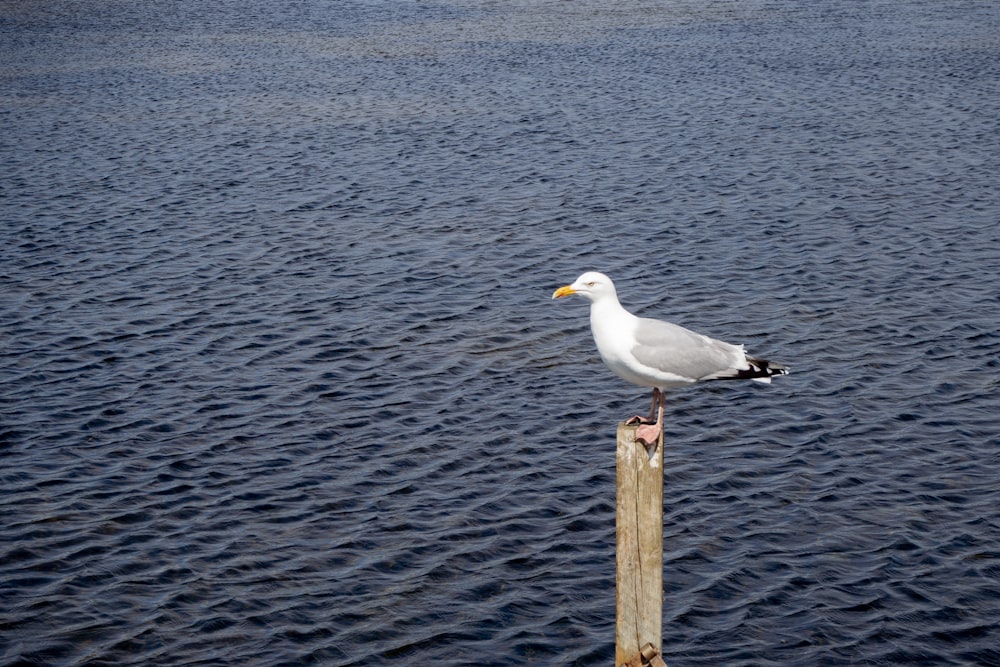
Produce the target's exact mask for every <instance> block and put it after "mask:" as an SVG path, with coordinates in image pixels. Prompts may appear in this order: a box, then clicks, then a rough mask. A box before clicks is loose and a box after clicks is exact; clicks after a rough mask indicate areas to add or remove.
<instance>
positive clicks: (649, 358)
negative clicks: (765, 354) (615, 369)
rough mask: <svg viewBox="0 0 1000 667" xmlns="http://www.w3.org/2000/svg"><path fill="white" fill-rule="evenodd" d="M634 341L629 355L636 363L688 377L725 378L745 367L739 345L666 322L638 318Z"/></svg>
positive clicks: (744, 358)
mask: <svg viewBox="0 0 1000 667" xmlns="http://www.w3.org/2000/svg"><path fill="white" fill-rule="evenodd" d="M635 340H636V344H635V347H633V348H632V354H633V355H634V356H635V358H636V360H638V361H639V363H641V364H643V365H645V366H650V367H652V368H656V369H658V370H660V371H663V372H665V373H672V374H674V375H679V376H681V377H684V378H689V379H691V380H708V379H713V378H718V377H726V376H729V375H734V374H735V371H736V370H738V369H744V368H747V363H746V355H745V354H744V352H743V347H742V346H740V345H730V344H729V343H724V342H722V341H721V340H715V339H714V338H709V337H708V336H703V335H702V334H699V333H695V332H694V331H691V330H690V329H685V328H684V327H682V326H678V325H676V324H671V323H670V322H663V321H661V320H652V319H649V318H640V319H639V324H638V326H637V328H636V332H635Z"/></svg>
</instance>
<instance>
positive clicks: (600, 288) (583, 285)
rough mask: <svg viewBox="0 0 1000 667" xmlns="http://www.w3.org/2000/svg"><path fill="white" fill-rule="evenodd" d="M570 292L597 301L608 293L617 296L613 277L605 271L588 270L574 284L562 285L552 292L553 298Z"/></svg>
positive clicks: (567, 294)
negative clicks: (608, 275) (609, 276)
mask: <svg viewBox="0 0 1000 667" xmlns="http://www.w3.org/2000/svg"><path fill="white" fill-rule="evenodd" d="M570 294H579V295H580V296H583V297H586V298H587V300H588V301H595V300H596V299H598V298H600V297H603V296H607V295H611V296H613V297H615V298H617V294H616V292H615V284H614V283H613V282H611V278H608V277H607V276H606V275H604V274H603V273H598V272H597V271H588V272H587V273H585V274H583V275H582V276H580V277H579V278H577V279H576V282H574V283H573V284H572V285H565V286H563V287H560V288H559V289H557V290H556V291H555V292H553V293H552V298H553V299H558V298H560V297H564V296H569V295H570Z"/></svg>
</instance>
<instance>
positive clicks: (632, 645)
mask: <svg viewBox="0 0 1000 667" xmlns="http://www.w3.org/2000/svg"><path fill="white" fill-rule="evenodd" d="M617 467H618V485H617V488H618V490H617V506H618V509H617V512H616V516H615V521H616V545H617V551H616V554H617V556H616V561H617V574H616V581H615V665H616V667H621V666H622V665H627V666H628V667H645V666H646V665H652V666H653V667H659V666H661V665H662V666H663V667H666V664H665V663H664V662H663V659H662V658H661V657H660V654H661V649H662V644H663V641H662V635H661V624H662V620H663V431H660V437H659V439H658V441H657V443H656V446H655V447H650V448H649V450H647V448H646V447H645V446H644V445H643V444H642V442H637V441H636V439H635V427H634V426H627V425H626V424H625V423H624V422H622V423H620V424H618V448H617Z"/></svg>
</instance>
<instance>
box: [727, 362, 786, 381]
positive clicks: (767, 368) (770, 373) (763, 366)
mask: <svg viewBox="0 0 1000 667" xmlns="http://www.w3.org/2000/svg"><path fill="white" fill-rule="evenodd" d="M747 363H748V364H750V368H748V369H746V370H744V371H740V372H739V375H737V377H740V378H769V377H774V376H775V375H788V366H786V365H784V364H776V363H774V362H773V361H768V360H767V359H756V358H754V357H747Z"/></svg>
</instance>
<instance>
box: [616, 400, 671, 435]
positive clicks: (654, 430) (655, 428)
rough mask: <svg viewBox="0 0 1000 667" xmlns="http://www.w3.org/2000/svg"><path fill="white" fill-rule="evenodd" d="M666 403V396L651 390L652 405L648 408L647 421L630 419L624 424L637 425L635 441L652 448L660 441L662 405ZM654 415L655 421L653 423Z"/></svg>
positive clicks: (635, 418) (640, 418)
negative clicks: (654, 416)
mask: <svg viewBox="0 0 1000 667" xmlns="http://www.w3.org/2000/svg"><path fill="white" fill-rule="evenodd" d="M666 402H667V397H666V394H664V393H663V392H662V391H660V390H659V389H653V405H652V406H650V412H649V419H643V418H642V417H632V419H629V420H628V421H627V422H625V423H626V424H639V426H637V427H636V429H635V439H636V440H641V441H642V442H643V444H645V445H647V446H653V445H655V444H656V443H657V442H659V440H660V434H661V433H662V432H663V405H664V403H666ZM653 415H656V421H655V422H654V421H653Z"/></svg>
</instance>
